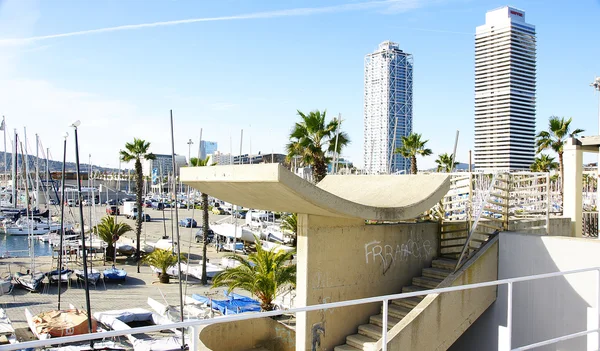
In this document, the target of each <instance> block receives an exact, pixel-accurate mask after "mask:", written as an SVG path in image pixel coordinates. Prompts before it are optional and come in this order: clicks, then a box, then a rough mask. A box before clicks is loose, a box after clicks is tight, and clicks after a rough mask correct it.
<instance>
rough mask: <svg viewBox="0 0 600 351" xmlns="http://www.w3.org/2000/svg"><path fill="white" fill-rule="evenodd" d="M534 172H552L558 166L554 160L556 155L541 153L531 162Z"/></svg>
mask: <svg viewBox="0 0 600 351" xmlns="http://www.w3.org/2000/svg"><path fill="white" fill-rule="evenodd" d="M530 168H531V171H532V172H550V171H552V170H555V169H557V168H558V163H557V162H554V157H550V155H546V154H540V156H539V157H536V158H535V160H534V161H533V163H532V164H531V167H530Z"/></svg>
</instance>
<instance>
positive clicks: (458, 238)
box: [440, 233, 468, 243]
mask: <svg viewBox="0 0 600 351" xmlns="http://www.w3.org/2000/svg"><path fill="white" fill-rule="evenodd" d="M442 234H444V233H442ZM467 238H468V237H466V236H457V237H455V238H442V239H440V241H441V242H442V243H444V242H445V241H451V240H467Z"/></svg>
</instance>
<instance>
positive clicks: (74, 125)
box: [71, 120, 81, 128]
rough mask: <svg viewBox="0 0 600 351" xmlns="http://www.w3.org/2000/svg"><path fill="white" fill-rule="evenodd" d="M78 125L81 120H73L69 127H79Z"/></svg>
mask: <svg viewBox="0 0 600 351" xmlns="http://www.w3.org/2000/svg"><path fill="white" fill-rule="evenodd" d="M79 125H81V121H79V120H76V121H75V122H73V124H71V127H73V128H77V127H79Z"/></svg>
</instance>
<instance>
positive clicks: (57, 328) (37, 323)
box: [25, 308, 98, 340]
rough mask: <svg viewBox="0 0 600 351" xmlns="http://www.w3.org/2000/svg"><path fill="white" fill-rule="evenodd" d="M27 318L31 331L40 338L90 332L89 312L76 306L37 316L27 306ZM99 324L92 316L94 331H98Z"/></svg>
mask: <svg viewBox="0 0 600 351" xmlns="http://www.w3.org/2000/svg"><path fill="white" fill-rule="evenodd" d="M25 318H26V319H27V325H29V329H31V332H32V333H33V334H34V335H35V336H36V337H37V338H38V339H40V340H46V339H49V338H51V337H55V338H56V337H62V336H72V335H81V334H87V333H88V318H87V314H86V312H85V311H82V310H79V309H76V308H71V309H68V310H50V311H46V312H42V313H40V314H38V315H35V316H34V315H32V314H31V312H29V310H28V309H27V308H26V309H25ZM97 324H98V323H97V321H96V319H94V318H92V333H95V332H96V330H97Z"/></svg>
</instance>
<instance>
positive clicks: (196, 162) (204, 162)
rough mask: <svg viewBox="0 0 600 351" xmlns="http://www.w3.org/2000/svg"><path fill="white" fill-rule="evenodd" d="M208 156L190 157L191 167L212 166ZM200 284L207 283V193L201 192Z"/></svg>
mask: <svg viewBox="0 0 600 351" xmlns="http://www.w3.org/2000/svg"><path fill="white" fill-rule="evenodd" d="M209 161H210V156H206V159H204V160H203V159H199V158H196V157H192V158H191V159H190V165H191V166H192V167H205V166H214V165H215V164H216V163H212V164H209ZM202 233H204V234H203V238H202V284H204V285H206V284H207V283H208V277H207V275H206V246H207V245H208V194H206V193H202Z"/></svg>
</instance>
